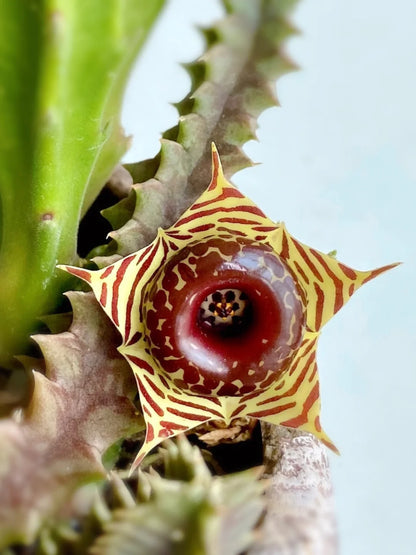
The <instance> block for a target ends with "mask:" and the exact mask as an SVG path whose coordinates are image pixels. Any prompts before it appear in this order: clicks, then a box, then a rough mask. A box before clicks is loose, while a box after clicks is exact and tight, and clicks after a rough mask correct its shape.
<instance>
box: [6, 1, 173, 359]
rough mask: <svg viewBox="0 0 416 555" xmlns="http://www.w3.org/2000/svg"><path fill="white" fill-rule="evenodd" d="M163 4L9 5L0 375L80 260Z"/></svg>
mask: <svg viewBox="0 0 416 555" xmlns="http://www.w3.org/2000/svg"><path fill="white" fill-rule="evenodd" d="M162 4H163V0H157V1H156V2H151V3H149V2H145V1H144V0H140V1H137V0H111V1H110V0H109V1H107V2H101V1H100V0H92V1H89V2H83V1H82V0H43V1H41V0H35V1H33V2H2V3H1V4H0V21H1V22H2V25H3V30H2V33H1V36H0V60H1V63H0V82H1V83H2V88H1V91H0V120H1V122H2V125H1V130H0V147H1V148H0V209H1V212H0V238H1V244H0V268H1V276H0V280H1V282H0V283H1V287H0V307H1V313H0V337H1V343H0V366H1V365H8V364H9V361H10V358H11V357H12V356H13V355H15V354H18V353H19V352H21V350H22V349H24V347H25V344H26V341H27V335H28V333H30V332H31V331H33V327H34V322H35V319H36V318H37V317H38V316H39V315H40V314H42V313H44V312H47V311H49V310H51V309H52V308H53V307H54V306H55V305H56V302H57V298H58V295H59V293H60V292H61V291H62V290H63V289H64V288H65V281H66V278H65V277H64V276H62V274H61V275H60V276H57V275H56V274H55V266H56V263H57V262H63V261H66V262H70V261H72V262H74V261H76V241H77V229H78V224H79V220H80V218H81V216H82V214H83V213H85V211H86V209H87V208H88V207H89V205H90V204H91V202H92V201H93V199H94V198H95V197H96V195H97V193H98V192H99V190H100V189H101V188H102V186H103V184H104V183H105V180H106V179H107V178H108V177H109V175H110V173H111V171H112V169H113V168H114V166H115V165H116V164H117V162H118V161H119V159H120V157H121V155H122V154H123V153H124V151H125V150H126V146H127V141H126V139H125V138H124V136H123V134H122V132H121V129H120V125H119V112H120V103H121V99H122V93H123V89H124V86H125V82H126V78H127V75H128V72H129V69H130V67H131V63H132V61H133V60H134V58H135V55H136V53H137V51H138V49H139V48H140V46H141V44H142V43H143V41H144V38H145V36H146V34H147V31H148V30H149V28H150V27H151V25H152V23H153V20H154V19H155V17H156V15H157V13H158V12H159V10H160V8H161V6H162Z"/></svg>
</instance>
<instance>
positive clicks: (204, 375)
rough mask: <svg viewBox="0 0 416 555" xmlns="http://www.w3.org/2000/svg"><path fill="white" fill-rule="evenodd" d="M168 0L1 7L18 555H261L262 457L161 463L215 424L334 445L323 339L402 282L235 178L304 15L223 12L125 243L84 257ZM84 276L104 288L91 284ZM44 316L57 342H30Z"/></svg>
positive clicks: (264, 7) (4, 359)
mask: <svg viewBox="0 0 416 555" xmlns="http://www.w3.org/2000/svg"><path fill="white" fill-rule="evenodd" d="M163 4H164V2H163V0H157V1H154V2H146V1H144V0H112V1H111V2H110V1H108V2H101V1H100V0H90V1H89V2H84V1H82V0H59V1H58V0H48V1H47V2H41V1H40V0H33V1H30V2H29V1H26V2H24V1H22V2H3V3H0V21H1V22H2V24H4V30H3V31H2V33H1V35H0V81H1V83H2V87H1V90H0V117H1V121H2V126H1V129H0V145H1V147H2V148H0V207H1V211H0V217H1V220H0V224H1V229H0V231H1V234H0V241H1V242H0V266H1V275H0V282H1V287H0V310H1V314H0V336H1V340H0V367H4V372H3V374H1V376H0V377H1V379H2V382H3V381H5V382H7V377H8V376H11V380H10V382H13V378H14V376H16V370H15V368H16V366H17V364H20V363H22V364H23V366H24V367H25V372H26V374H27V376H29V377H30V383H29V385H30V387H28V383H20V389H19V380H16V381H15V382H14V384H15V387H17V390H18V391H17V394H16V395H11V398H8V393H9V391H8V390H7V388H6V392H3V391H1V392H0V395H1V396H0V410H1V411H2V413H4V412H9V413H10V406H12V407H15V406H16V403H18V402H19V401H20V403H22V399H24V398H25V396H26V399H25V401H26V402H25V404H24V405H22V406H19V408H18V409H17V410H15V411H14V412H13V413H12V414H11V415H10V416H9V417H8V418H4V419H2V420H1V421H0V491H1V501H2V502H1V504H0V550H4V551H2V553H3V552H4V553H7V554H9V553H20V552H25V550H26V549H27V551H28V552H30V553H34V554H37V555H41V554H42V555H43V554H48V555H56V554H59V553H74V554H75V553H77V554H80V553H81V554H82V553H87V552H91V553H92V552H93V553H97V554H100V553H103V554H104V553H113V552H117V553H124V552H128V550H129V549H130V546H131V542H132V541H133V543H134V546H135V547H136V550H138V549H139V546H140V549H142V551H143V552H144V553H149V555H151V554H153V553H154V555H157V553H162V552H163V553H165V552H166V549H171V552H174V549H177V550H179V551H178V552H181V553H188V552H189V553H194V552H198V553H199V552H200V553H207V554H211V553H212V554H214V553H215V554H216V553H220V549H222V550H223V551H224V552H226V553H238V552H240V551H241V550H243V549H246V548H247V546H248V545H249V543H250V542H252V540H253V538H254V537H255V536H254V535H253V533H252V531H253V529H254V527H255V526H256V523H257V522H258V519H259V515H260V513H261V511H262V509H263V507H264V502H263V501H264V499H263V490H264V487H265V484H264V483H262V482H259V481H257V477H258V475H259V472H260V471H259V470H258V469H252V468H249V467H250V464H245V463H246V461H245V460H244V461H243V463H244V464H242V465H241V467H242V468H249V469H248V470H247V471H246V472H242V473H237V474H235V475H234V474H232V475H230V476H220V477H212V476H210V474H209V472H208V469H207V466H206V464H205V463H204V462H203V461H202V455H201V452H200V451H199V450H198V449H197V448H191V447H190V445H189V444H188V443H187V440H186V439H185V438H184V437H183V436H180V437H179V438H178V439H177V443H173V442H172V441H170V440H168V441H167V442H166V443H165V444H164V446H163V447H162V449H161V450H159V452H158V453H155V454H152V455H149V456H148V457H147V458H146V460H143V459H144V457H145V456H146V455H148V454H149V453H150V451H151V449H152V448H153V447H155V446H157V445H158V444H159V443H160V442H162V441H163V440H165V439H166V438H173V437H174V436H176V435H180V434H181V433H183V432H185V433H186V432H189V431H193V430H195V429H196V427H198V426H199V425H201V423H207V422H209V423H211V421H212V422H213V424H214V425H215V424H218V427H217V428H216V429H215V426H214V432H213V431H212V428H211V429H209V428H208V427H206V428H205V430H204V432H203V435H202V437H208V436H211V437H214V436H215V438H217V439H218V438H221V437H223V438H225V437H228V439H229V440H230V441H231V442H234V441H236V440H238V439H239V438H240V439H241V438H243V439H245V438H246V437H247V435H250V433H251V431H252V429H253V421H254V420H262V421H265V422H269V423H272V424H282V425H284V426H287V427H289V428H298V429H301V430H307V431H310V432H312V433H314V434H315V435H316V436H317V437H318V438H319V439H321V440H322V441H324V442H325V443H326V444H327V445H328V446H329V447H332V448H334V446H333V444H332V442H331V441H330V440H329V438H328V437H327V436H326V435H325V433H324V432H323V431H322V429H321V426H320V422H319V412H320V398H319V382H318V373H317V367H316V358H315V354H316V345H317V339H318V335H319V332H320V329H321V328H322V326H323V325H324V324H325V323H326V322H327V321H328V320H329V319H330V318H331V317H332V316H333V315H334V314H335V313H336V312H337V311H338V310H339V309H340V308H341V307H342V306H343V305H344V304H345V303H346V302H347V301H348V299H349V298H350V296H351V295H352V294H353V293H354V292H355V291H356V290H357V288H358V287H360V286H361V285H362V284H363V283H365V282H367V281H369V280H370V279H372V278H374V277H375V276H376V275H378V274H379V273H381V272H383V271H385V270H387V269H389V268H390V267H392V266H385V267H382V268H380V269H378V270H374V271H369V272H359V271H355V270H352V269H351V268H349V267H347V266H344V265H343V264H341V263H339V262H337V260H335V258H334V257H332V256H330V255H325V254H323V253H320V252H318V251H316V250H314V249H312V248H309V247H307V246H305V245H303V244H301V243H300V242H299V241H297V240H296V239H294V238H293V237H292V236H291V235H290V234H289V233H288V232H287V231H286V229H285V227H284V225H283V224H276V223H275V222H273V221H271V220H269V219H268V218H267V217H266V216H265V215H264V214H263V212H262V211H261V210H260V209H259V208H258V207H256V206H255V205H254V204H253V203H252V202H251V201H250V200H249V199H248V198H246V197H245V196H244V195H242V194H241V193H240V192H239V191H238V190H237V189H236V188H235V187H234V186H233V185H231V183H229V181H228V178H230V177H231V176H232V174H233V173H234V172H235V171H237V170H239V169H242V168H244V167H246V166H248V165H250V164H251V162H250V160H249V159H248V158H247V156H246V155H245V154H244V152H243V151H242V145H243V144H244V143H245V142H246V141H247V140H249V139H252V138H254V137H255V131H256V125H257V123H256V122H257V118H258V116H259V115H260V113H261V112H262V111H263V110H264V109H266V108H268V107H270V106H273V105H276V104H277V99H276V97H275V94H274V83H275V80H276V79H277V78H278V77H280V76H281V75H283V74H285V73H287V72H289V71H292V70H293V69H294V67H295V66H294V64H293V63H292V62H291V61H290V60H288V58H287V57H286V56H285V54H284V51H283V46H284V44H285V41H286V39H287V38H288V37H290V36H291V35H293V34H294V33H295V32H296V31H295V29H294V28H293V27H292V25H291V24H290V23H289V22H288V14H289V13H290V10H291V8H292V7H293V6H294V5H295V4H296V0H246V1H242V0H223V6H224V9H225V15H224V17H223V18H222V19H221V20H220V21H219V22H218V23H216V24H215V25H213V26H212V27H210V28H207V29H205V30H203V34H204V37H205V40H206V51H205V53H204V54H203V56H202V57H201V58H199V59H198V60H196V61H195V62H193V63H191V64H188V65H187V70H188V72H189V75H190V76H191V80H192V85H191V90H190V92H189V94H188V95H186V97H185V98H184V99H183V100H182V101H181V102H179V103H178V104H177V108H178V112H179V122H178V125H177V126H175V127H173V128H172V129H169V130H167V131H166V132H165V133H164V134H163V138H162V141H161V143H162V146H161V150H160V152H159V153H158V155H157V156H156V157H155V158H154V159H152V160H146V161H143V162H138V163H136V164H127V165H126V168H127V170H128V172H129V173H128V180H127V181H128V187H127V188H128V189H129V192H128V194H127V195H126V196H125V198H123V199H122V200H121V201H120V202H118V199H117V201H116V198H115V196H114V195H112V194H111V193H110V194H109V197H110V201H108V202H107V203H106V209H105V210H104V212H103V213H104V215H105V217H106V218H107V219H108V221H109V222H110V224H111V225H112V227H113V231H112V232H111V233H110V241H109V242H106V243H104V244H99V243H100V241H97V242H96V243H94V244H93V245H91V246H92V247H93V249H92V251H91V252H90V253H89V254H88V255H87V258H86V259H81V258H80V254H79V253H78V252H77V235H78V231H79V229H80V220H81V219H82V218H83V223H84V224H85V228H86V229H88V225H89V223H90V217H91V215H90V212H91V211H90V210H89V209H90V207H91V205H92V204H93V203H94V201H95V200H96V199H97V197H99V200H102V197H104V196H105V195H103V194H101V192H102V190H103V188H104V186H105V183H106V181H107V180H108V179H109V178H110V176H111V175H112V172H113V170H114V168H115V167H116V165H117V164H118V163H119V161H120V158H121V156H122V155H123V153H124V152H125V150H126V148H127V144H128V141H127V139H126V138H125V137H124V135H123V132H122V130H121V128H120V125H119V113H120V106H121V100H122V93H123V89H124V86H125V83H126V79H127V76H128V73H129V69H130V67H131V64H132V62H133V60H134V58H135V55H136V54H137V52H138V50H139V49H140V47H141V45H142V44H143V41H144V40H145V38H146V36H147V34H148V32H149V30H150V29H151V26H152V24H153V22H154V20H155V18H156V16H157V15H158V13H159V11H160V9H161V8H162V6H163ZM212 141H215V143H216V145H217V147H218V150H219V152H220V153H221V159H222V165H221V163H220V159H219V155H218V153H217V151H216V149H215V148H214V149H213V150H212V148H211V143H212ZM211 160H212V166H211ZM211 174H212V179H211V182H210V177H211ZM114 179H116V178H114ZM130 181H132V182H134V184H133V185H131V184H130ZM94 206H95V205H94ZM93 210H94V209H93ZM82 236H83V233H82V232H81V234H80V240H81V241H82V239H83V237H82ZM85 252H87V250H85V251H83V254H82V256H84V254H85ZM58 263H59V264H60V265H61V267H63V268H65V269H67V270H68V272H69V273H68V272H67V273H65V272H62V271H57V269H56V267H57V264H58ZM92 268H94V269H92ZM70 274H73V275H70ZM74 275H75V276H77V277H80V278H82V279H83V280H84V281H85V282H87V284H88V285H89V286H91V288H92V290H93V293H91V292H88V293H87V292H80V291H76V292H75V291H72V289H73V288H76V287H79V286H80V283H81V282H79V280H76V279H74V277H73V276H74ZM82 286H83V287H84V286H85V284H82ZM84 288H86V286H85V287H84ZM62 292H65V293H66V296H67V297H68V298H69V303H70V304H71V307H72V310H73V317H72V321H71V316H70V315H68V314H60V313H59V312H60V310H61V308H62V303H63V302H66V305H65V309H67V308H68V307H69V303H68V302H67V301H63V297H62V294H61V293H62ZM94 295H95V297H96V299H97V300H98V301H99V304H98V303H97V302H96V300H95V298H94ZM100 305H101V307H102V308H104V311H105V312H106V313H107V315H108V316H109V317H110V318H107V316H106V315H105V313H104V311H102V310H101V308H100ZM47 313H49V315H46V316H45V314H47ZM40 319H42V321H43V322H46V324H47V326H48V327H49V331H50V332H51V333H46V332H45V328H44V327H42V331H44V332H45V333H38V334H37V335H35V336H34V337H32V338H31V334H32V333H33V332H35V331H38V328H39V322H40ZM120 334H121V339H120ZM117 348H118V351H119V352H118V351H117ZM120 353H121V354H120ZM22 355H26V356H22ZM28 355H30V356H28ZM32 355H35V356H36V357H37V358H33V356H32ZM121 355H123V356H124V358H123V356H121ZM17 356H19V362H17V358H16V357H17ZM131 370H133V372H131ZM134 380H135V381H134ZM16 384H17V386H16ZM6 385H7V384H6ZM15 393H16V392H15ZM2 405H3V406H2ZM247 422H248V424H247ZM229 424H231V425H232V427H231V429H232V430H233V431H232V433H231V432H230V433H229V434H228V435H227V430H224V426H225V427H226V426H228V425H229ZM246 424H247V426H246ZM245 426H246V428H245ZM207 430H209V431H208V433H206V432H207ZM228 431H230V430H228ZM258 443H260V442H258ZM316 443H318V442H316ZM233 447H234V445H233ZM138 449H140V450H139V453H138V455H137V456H136V454H137V450H138ZM246 453H247V452H246ZM123 456H125V458H126V460H122V459H123ZM204 456H206V457H207V459H209V462H210V468H211V470H213V469H216V470H217V471H218V472H219V473H221V468H220V464H219V463H218V461H217V460H216V459H215V456H214V455H213V454H212V453H211V455H209V453H208V454H207V453H204ZM161 459H164V462H165V466H164V468H161V465H160V460H161ZM258 462H259V461H256V463H253V464H258ZM139 464H141V469H140V470H138V471H137V472H134V469H135V468H136V467H137V466H138V465H139ZM253 464H251V466H253ZM126 467H129V468H130V469H131V470H132V477H131V478H128V477H127V476H126V472H125V471H124V469H125V468H126ZM149 467H150V468H149ZM162 467H163V465H162ZM155 468H157V470H158V472H159V474H158V475H156V470H155ZM143 469H147V470H143ZM110 471H111V473H109V472H110ZM85 484H87V486H86V487H85V488H84V487H83V486H84V485H85ZM134 487H136V490H134ZM97 499H98V501H97ZM166 499H168V502H167V501H166ZM193 526H195V530H197V531H198V534H197V535H196V537H195V538H190V536H189V530H190V529H191V528H192V527H193ZM192 530H194V529H193V528H192ZM155 531H156V532H155ZM149 542H150V543H149ZM23 546H25V547H23ZM149 546H150V547H149ZM90 549H92V551H89V550H90ZM196 549H197V550H198V551H195V550H196ZM123 550H124V551H123ZM192 550H194V551H192Z"/></svg>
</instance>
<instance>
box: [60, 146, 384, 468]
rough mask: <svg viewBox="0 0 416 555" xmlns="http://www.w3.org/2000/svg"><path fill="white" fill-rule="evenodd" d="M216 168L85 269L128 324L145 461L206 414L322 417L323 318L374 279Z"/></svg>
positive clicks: (125, 333) (284, 420)
mask: <svg viewBox="0 0 416 555" xmlns="http://www.w3.org/2000/svg"><path fill="white" fill-rule="evenodd" d="M212 156H213V169H212V180H211V183H210V184H209V186H208V188H207V189H206V191H205V192H204V193H203V194H202V195H201V196H200V197H199V198H198V199H197V200H196V201H195V202H194V203H193V204H192V206H191V207H190V208H189V209H188V210H187V211H186V212H185V213H184V214H183V215H182V216H181V217H180V218H179V220H178V221H177V222H176V223H175V224H174V225H173V226H172V227H170V228H168V229H166V230H162V229H160V230H159V232H158V235H157V237H156V239H155V240H154V241H153V242H152V243H151V244H150V245H148V246H147V247H145V248H143V249H141V250H140V251H138V252H137V253H133V254H131V255H129V256H126V257H125V258H122V259H121V260H119V261H117V262H116V263H114V264H111V265H109V266H107V267H106V268H104V269H101V270H97V271H92V270H87V269H82V268H76V267H71V266H61V268H63V269H65V270H67V271H68V272H70V273H72V274H74V275H76V276H78V277H80V278H82V279H83V280H85V281H86V282H87V283H88V284H89V285H90V286H91V288H92V290H93V292H94V294H95V296H96V298H97V300H98V301H99V303H100V304H101V306H102V307H103V309H104V310H105V312H106V313H107V314H108V316H109V317H110V318H111V320H112V322H113V324H114V325H115V326H116V327H117V329H118V330H119V332H120V333H121V336H122V344H121V346H120V347H119V351H120V352H121V353H122V354H123V356H124V357H125V358H126V360H127V362H128V363H129V364H130V366H131V367H132V369H133V372H134V374H135V377H136V381H137V386H138V390H139V393H140V398H141V404H142V409H143V415H144V418H145V420H146V440H145V443H144V445H143V446H142V448H141V450H140V452H139V454H138V456H137V458H136V460H135V463H134V466H137V465H138V464H139V463H140V462H141V460H142V459H143V457H144V456H145V455H146V454H147V453H148V452H149V451H150V449H152V447H154V446H156V445H157V444H158V443H160V442H161V441H163V439H166V438H168V437H173V436H175V435H177V434H178V433H181V432H186V431H188V430H190V429H192V428H194V427H196V426H197V425H198V424H201V423H202V422H206V421H209V420H213V419H223V420H225V422H226V423H228V424H229V423H230V422H231V421H232V419H233V418H236V417H242V416H249V417H252V418H257V419H262V420H265V421H268V422H271V423H273V424H281V425H284V426H288V427H293V428H300V429H303V430H305V431H309V432H312V433H314V434H315V435H316V436H317V437H318V438H320V439H321V440H322V441H324V442H325V443H326V444H327V445H328V446H330V447H332V448H334V449H335V450H336V448H335V447H334V446H333V444H332V442H331V441H330V440H329V438H328V437H327V436H326V434H325V433H324V432H323V430H322V429H321V425H320V421H319V412H320V398H319V382H318V372H317V365H316V358H315V354H316V347H317V339H318V335H319V332H320V330H321V328H322V326H323V325H324V324H325V323H326V322H327V321H328V320H329V319H330V318H331V317H332V316H333V315H334V314H335V313H336V312H338V310H339V309H340V308H341V307H342V306H343V305H344V304H345V303H346V302H347V301H348V299H349V298H350V297H351V295H352V294H353V293H354V292H355V291H356V290H357V289H358V288H359V287H360V286H361V285H362V284H364V283H366V282H367V281H369V280H370V279H373V278H374V277H376V276H377V275H379V274H380V273H382V272H385V271H386V270H389V269H390V268H392V267H393V266H394V264H393V265H389V266H384V267H382V268H379V269H377V270H372V271H367V272H360V271H357V270H353V269H351V268H349V267H347V266H345V265H344V264H341V263H340V262H338V261H337V260H336V259H335V258H334V257H332V256H330V255H325V254H323V253H320V252H318V251H316V250H314V249H312V248H310V247H307V246H305V245H302V244H301V243H299V242H298V241H296V239H294V238H293V237H292V236H291V235H290V234H289V233H288V232H287V231H286V229H285V227H284V225H283V224H275V223H274V222H272V221H271V220H269V219H268V218H267V217H266V216H265V215H264V214H263V212H262V211H261V210H260V209H259V208H258V207H257V206H255V205H254V204H253V203H252V202H251V201H250V200H249V199H248V198H247V197H245V196H244V195H243V194H242V193H240V192H239V191H238V190H237V189H236V188H235V187H233V185H231V184H230V183H229V182H228V181H226V179H225V178H224V175H223V171H222V168H221V164H220V160H219V156H218V153H217V151H216V149H215V147H213V155H212Z"/></svg>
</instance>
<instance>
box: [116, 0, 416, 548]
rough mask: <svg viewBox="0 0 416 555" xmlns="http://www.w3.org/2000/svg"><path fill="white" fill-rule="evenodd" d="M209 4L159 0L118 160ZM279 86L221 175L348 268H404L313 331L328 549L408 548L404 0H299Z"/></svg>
mask: <svg viewBox="0 0 416 555" xmlns="http://www.w3.org/2000/svg"><path fill="white" fill-rule="evenodd" d="M221 14H222V9H221V6H220V2H219V1H218V0H210V1H209V2H207V1H206V0H174V1H173V0H171V1H170V3H168V5H167V8H166V9H165V12H164V13H163V15H162V18H161V19H160V21H159V24H158V26H157V28H156V30H155V32H154V33H153V35H152V37H151V39H150V40H149V42H148V44H147V47H146V48H145V50H144V52H143V55H142V57H141V59H140V61H139V63H138V64H137V66H136V68H135V71H134V73H133V74H132V76H131V82H130V87H129V89H128V92H127V98H126V102H125V110H124V116H123V123H124V126H125V129H126V132H127V133H129V134H131V135H133V144H132V148H131V150H130V152H129V153H128V155H127V156H126V158H125V160H126V161H130V162H134V161H138V160H141V159H144V158H148V157H152V156H154V155H155V154H156V153H157V151H158V150H159V143H158V141H159V137H160V134H161V132H162V131H163V130H165V129H167V128H169V127H170V126H172V125H174V124H176V122H177V113H176V110H175V109H174V108H173V107H172V106H171V105H170V103H172V102H176V101H178V100H180V99H181V98H182V97H183V96H184V95H185V94H186V93H187V92H188V90H189V86H190V81H189V78H188V76H187V74H186V72H185V71H184V70H183V69H182V68H181V67H180V66H179V65H178V64H179V62H189V61H191V60H193V59H194V58H196V57H197V56H199V55H200V54H201V53H202V48H203V41H202V38H201V36H200V35H199V33H198V31H197V29H196V26H198V25H203V26H205V25H209V24H210V23H211V22H212V21H214V20H215V19H216V18H218V17H220V16H221ZM293 21H294V23H295V24H296V26H297V27H298V28H299V30H300V31H301V34H300V35H299V36H298V37H296V38H294V39H292V40H291V41H290V43H289V44H288V48H287V51H288V53H289V55H290V57H291V58H292V59H293V60H294V61H295V62H296V63H297V64H298V65H299V67H300V71H298V72H296V73H293V74H290V75H288V76H285V77H283V78H282V79H281V80H279V81H278V84H277V93H278V97H279V100H280V103H281V107H280V108H278V109H276V108H274V109H270V110H268V111H267V112H266V113H265V114H264V115H263V116H262V117H261V119H260V128H259V131H258V138H259V142H257V143H256V142H251V143H249V144H248V145H247V146H246V148H245V150H246V152H247V154H248V155H249V156H251V158H252V159H253V160H254V161H256V162H259V163H260V164H259V165H257V166H255V167H254V168H250V169H246V170H243V171H242V172H239V173H238V174H236V175H235V177H234V179H233V182H234V183H235V184H236V185H238V186H239V187H240V188H241V189H242V190H243V191H244V192H245V193H246V194H247V195H248V196H249V197H250V198H252V199H253V200H254V201H255V202H256V203H257V204H258V205H259V206H260V207H261V208H262V209H263V210H264V211H265V212H266V213H267V215H268V216H269V217H270V218H272V219H274V220H275V221H281V220H283V221H285V223H286V225H287V228H288V230H289V231H290V232H291V233H292V234H293V235H294V236H295V237H296V238H298V239H300V240H301V241H303V242H305V243H306V244H308V245H310V246H313V247H315V248H318V249H319V250H321V251H324V252H329V251H331V250H333V249H336V250H337V253H338V254H337V256H338V259H339V260H340V261H342V262H344V263H346V264H348V265H350V266H352V267H354V268H357V269H360V270H367V269H373V268H376V267H378V266H382V265H384V264H388V263H391V262H395V261H401V262H403V265H402V266H400V267H398V268H396V269H394V270H392V271H390V272H388V273H387V274H385V275H383V276H381V277H379V278H377V279H376V280H375V281H373V282H371V283H369V284H367V285H365V286H364V287H363V288H362V289H361V290H360V291H359V292H358V293H357V294H356V295H355V296H354V297H353V299H352V300H351V301H350V302H349V304H348V305H347V306H346V307H344V309H343V310H342V311H341V312H340V313H339V314H338V315H336V316H335V318H334V319H333V320H331V321H330V322H329V323H328V324H327V326H326V327H325V328H324V331H323V333H322V337H321V339H320V345H319V348H318V363H319V368H320V376H321V391H322V404H323V410H322V422H323V425H324V428H325V429H326V431H327V433H328V434H329V435H330V437H331V438H332V439H333V441H334V442H335V443H336V444H337V446H338V447H339V449H340V451H341V457H337V456H333V455H332V454H331V455H330V458H331V472H332V476H333V485H334V490H335V503H336V510H337V516H338V523H339V531H340V538H341V553H342V554H343V555H387V554H388V555H392V554H394V555H396V554H398V555H407V554H409V555H410V554H412V555H413V553H414V552H415V551H414V549H415V548H414V539H413V535H414V530H413V527H414V499H415V496H416V486H415V479H414V472H415V463H414V457H415V447H414V442H415V429H414V424H415V416H414V407H415V393H416V325H415V313H416V295H415V284H416V261H415V258H416V256H415V255H416V248H415V239H416V231H415V228H416V226H415V223H414V221H415V214H414V213H415V206H416V193H415V188H416V106H415V100H416V62H415V60H416V34H415V32H414V24H415V21H416V3H414V2H413V1H412V0H396V2H395V3H394V5H393V4H392V3H391V2H389V1H387V0H365V1H364V2H363V1H362V0H361V1H359V0H349V1H347V0H337V2H334V1H333V0H321V1H320V2H314V1H313V0H302V1H301V2H300V3H299V7H298V9H297V10H296V11H295V12H294V17H293Z"/></svg>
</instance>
